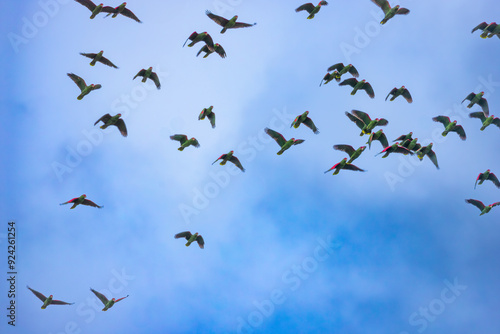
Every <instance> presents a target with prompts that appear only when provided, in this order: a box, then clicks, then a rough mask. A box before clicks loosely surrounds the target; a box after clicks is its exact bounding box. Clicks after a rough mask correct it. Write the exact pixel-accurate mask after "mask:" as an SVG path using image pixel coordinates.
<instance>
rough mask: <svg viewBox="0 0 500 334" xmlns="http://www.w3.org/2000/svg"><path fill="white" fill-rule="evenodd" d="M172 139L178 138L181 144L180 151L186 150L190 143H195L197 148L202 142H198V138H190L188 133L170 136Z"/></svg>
mask: <svg viewBox="0 0 500 334" xmlns="http://www.w3.org/2000/svg"><path fill="white" fill-rule="evenodd" d="M170 139H172V140H177V141H178V142H180V144H181V146H180V147H179V148H178V150H179V151H182V150H184V149H185V148H186V147H188V146H190V145H193V146H194V147H196V148H198V147H200V143H198V140H196V138H194V137H192V138H191V139H188V137H187V136H186V135H173V136H170Z"/></svg>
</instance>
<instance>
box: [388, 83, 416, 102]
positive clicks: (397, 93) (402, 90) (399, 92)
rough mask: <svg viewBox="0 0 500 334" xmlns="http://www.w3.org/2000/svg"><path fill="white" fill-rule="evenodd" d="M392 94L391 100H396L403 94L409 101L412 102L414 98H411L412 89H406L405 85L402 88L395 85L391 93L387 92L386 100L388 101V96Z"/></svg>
mask: <svg viewBox="0 0 500 334" xmlns="http://www.w3.org/2000/svg"><path fill="white" fill-rule="evenodd" d="M390 95H392V97H391V99H390V100H389V101H394V100H395V99H396V97H398V96H400V95H402V96H403V97H404V98H405V99H406V101H407V102H408V103H412V102H413V99H412V98H411V95H410V91H409V90H408V89H406V87H405V86H401V88H396V87H394V88H393V89H392V90H391V91H390V92H389V94H387V97H386V98H385V100H386V101H387V98H388V97H389V96H390Z"/></svg>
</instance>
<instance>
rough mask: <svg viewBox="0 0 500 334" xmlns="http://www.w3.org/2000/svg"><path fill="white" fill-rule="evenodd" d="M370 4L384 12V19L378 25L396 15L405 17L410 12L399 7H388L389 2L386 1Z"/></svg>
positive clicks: (381, 0) (373, 0)
mask: <svg viewBox="0 0 500 334" xmlns="http://www.w3.org/2000/svg"><path fill="white" fill-rule="evenodd" d="M372 2H373V3H374V4H376V5H377V6H379V7H380V8H381V9H382V10H383V11H384V14H385V17H384V19H383V20H382V21H380V24H385V23H386V22H387V21H389V20H390V19H392V18H393V17H394V16H396V14H397V15H406V14H408V13H409V12H410V10H408V9H406V8H402V7H400V6H399V5H397V6H394V7H392V8H391V5H389V2H388V1H387V0H372Z"/></svg>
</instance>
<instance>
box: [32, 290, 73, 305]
mask: <svg viewBox="0 0 500 334" xmlns="http://www.w3.org/2000/svg"><path fill="white" fill-rule="evenodd" d="M26 287H27V288H28V289H30V290H31V292H33V293H34V294H35V296H37V297H38V299H40V300H41V301H42V302H43V305H42V310H45V309H46V308H47V306H49V305H73V304H74V303H66V302H63V301H60V300H56V299H52V297H53V296H52V295H50V296H49V297H45V296H44V295H43V294H41V293H40V292H38V291H36V290H33V289H32V288H30V287H29V286H26Z"/></svg>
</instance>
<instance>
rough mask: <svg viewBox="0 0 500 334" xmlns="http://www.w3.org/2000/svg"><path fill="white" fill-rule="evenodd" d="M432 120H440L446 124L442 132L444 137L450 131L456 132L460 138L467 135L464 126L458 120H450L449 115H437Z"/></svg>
mask: <svg viewBox="0 0 500 334" xmlns="http://www.w3.org/2000/svg"><path fill="white" fill-rule="evenodd" d="M432 120H433V121H434V122H439V123H441V124H443V125H444V131H443V133H442V135H443V137H446V135H447V134H448V132H450V131H452V132H456V133H458V136H459V137H460V139H462V140H465V139H466V138H467V136H466V135H465V131H464V128H463V127H462V126H461V125H457V121H453V122H451V121H450V118H449V117H447V116H437V117H433V118H432Z"/></svg>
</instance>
